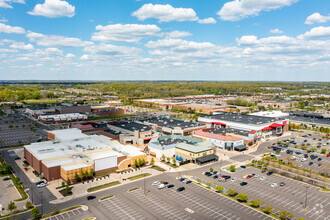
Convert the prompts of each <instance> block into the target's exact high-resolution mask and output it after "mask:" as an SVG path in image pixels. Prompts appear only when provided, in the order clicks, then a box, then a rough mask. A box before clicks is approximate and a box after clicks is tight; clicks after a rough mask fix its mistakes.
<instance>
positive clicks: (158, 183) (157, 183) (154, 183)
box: [152, 181, 160, 186]
mask: <svg viewBox="0 0 330 220" xmlns="http://www.w3.org/2000/svg"><path fill="white" fill-rule="evenodd" d="M152 185H153V186H158V185H160V182H159V181H156V182H153V183H152Z"/></svg>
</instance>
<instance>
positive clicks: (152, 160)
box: [150, 157, 155, 165]
mask: <svg viewBox="0 0 330 220" xmlns="http://www.w3.org/2000/svg"><path fill="white" fill-rule="evenodd" d="M154 164H155V159H154V158H153V157H152V158H151V161H150V165H154Z"/></svg>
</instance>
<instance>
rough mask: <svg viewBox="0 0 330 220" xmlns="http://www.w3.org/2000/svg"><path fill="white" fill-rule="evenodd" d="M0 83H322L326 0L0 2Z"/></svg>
mask: <svg viewBox="0 0 330 220" xmlns="http://www.w3.org/2000/svg"><path fill="white" fill-rule="evenodd" d="M0 80H209V81H330V1H329V0H158V1H156V0H155V1H154V0H0Z"/></svg>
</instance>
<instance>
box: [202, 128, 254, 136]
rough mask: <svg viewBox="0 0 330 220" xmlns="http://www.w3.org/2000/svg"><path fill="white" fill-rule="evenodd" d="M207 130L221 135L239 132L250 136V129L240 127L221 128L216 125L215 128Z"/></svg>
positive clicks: (238, 133)
mask: <svg viewBox="0 0 330 220" xmlns="http://www.w3.org/2000/svg"><path fill="white" fill-rule="evenodd" d="M206 132H208V133H211V134H219V135H223V134H224V135H225V134H228V133H230V134H237V135H241V136H246V137H248V136H249V131H245V130H240V129H235V128H219V127H216V128H214V129H210V130H206Z"/></svg>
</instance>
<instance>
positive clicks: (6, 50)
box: [0, 48, 18, 53]
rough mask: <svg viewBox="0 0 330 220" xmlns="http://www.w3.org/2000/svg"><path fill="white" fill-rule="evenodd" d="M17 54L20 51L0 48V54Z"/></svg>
mask: <svg viewBox="0 0 330 220" xmlns="http://www.w3.org/2000/svg"><path fill="white" fill-rule="evenodd" d="M15 52H18V50H13V49H7V48H0V53H15Z"/></svg>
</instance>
